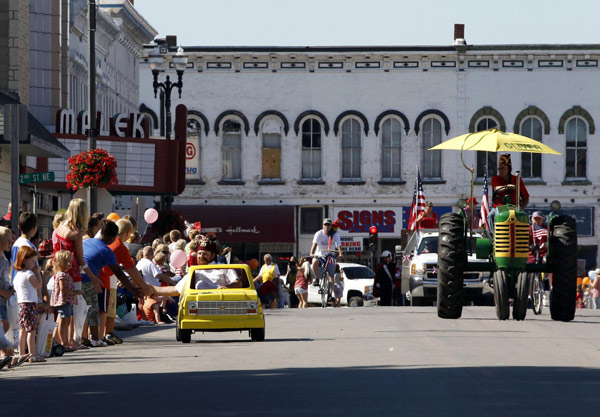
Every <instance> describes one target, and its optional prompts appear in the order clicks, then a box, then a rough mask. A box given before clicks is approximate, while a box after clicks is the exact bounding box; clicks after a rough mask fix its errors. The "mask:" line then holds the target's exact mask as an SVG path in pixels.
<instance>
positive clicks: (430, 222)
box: [420, 211, 438, 229]
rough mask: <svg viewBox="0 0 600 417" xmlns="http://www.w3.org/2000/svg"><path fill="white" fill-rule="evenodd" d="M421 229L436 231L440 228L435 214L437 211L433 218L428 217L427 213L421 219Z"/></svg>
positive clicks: (433, 212) (432, 215)
mask: <svg viewBox="0 0 600 417" xmlns="http://www.w3.org/2000/svg"><path fill="white" fill-rule="evenodd" d="M420 227H421V229H435V228H436V227H438V217H437V214H435V211H432V212H431V216H430V217H428V216H427V212H426V213H425V214H424V215H423V218H422V219H421V226H420Z"/></svg>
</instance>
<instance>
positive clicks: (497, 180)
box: [492, 175, 529, 207]
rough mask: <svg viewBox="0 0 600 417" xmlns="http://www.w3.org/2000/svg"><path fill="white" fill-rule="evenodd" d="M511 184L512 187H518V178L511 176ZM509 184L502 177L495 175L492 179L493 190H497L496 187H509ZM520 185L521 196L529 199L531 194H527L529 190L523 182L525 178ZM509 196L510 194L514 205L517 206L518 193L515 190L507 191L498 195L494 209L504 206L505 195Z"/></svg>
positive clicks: (521, 179)
mask: <svg viewBox="0 0 600 417" xmlns="http://www.w3.org/2000/svg"><path fill="white" fill-rule="evenodd" d="M510 183H511V184H512V185H516V183H517V177H516V176H514V175H511V176H510ZM508 184H509V183H508V181H506V180H505V179H504V177H502V175H494V176H493V177H492V190H495V189H496V187H500V186H502V185H508ZM519 184H521V185H520V187H521V189H520V192H521V195H522V196H523V198H524V199H529V193H528V192H527V188H525V183H524V182H523V178H520V181H519ZM508 194H510V196H511V200H512V203H513V204H515V205H516V204H517V198H516V196H517V191H516V190H514V192H513V190H505V191H500V192H497V193H496V198H495V199H494V201H493V204H494V207H496V206H499V205H502V199H503V198H504V196H505V195H508Z"/></svg>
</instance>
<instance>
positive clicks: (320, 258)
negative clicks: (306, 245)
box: [310, 218, 342, 286]
mask: <svg viewBox="0 0 600 417" xmlns="http://www.w3.org/2000/svg"><path fill="white" fill-rule="evenodd" d="M332 225H333V221H331V219H330V218H325V219H324V220H323V229H321V230H319V231H318V232H317V233H315V236H314V237H313V244H312V247H311V248H310V256H312V257H313V261H312V269H313V271H314V273H315V277H317V279H316V280H314V281H313V285H315V286H318V285H319V277H320V276H321V275H320V274H319V267H320V266H322V265H325V264H326V262H327V258H326V255H327V254H328V253H330V252H335V251H336V250H337V253H338V257H339V258H341V257H342V242H341V239H340V235H339V233H337V229H336V230H333V227H332ZM327 271H328V272H329V276H330V277H333V275H334V274H335V258H334V259H332V262H329V265H327Z"/></svg>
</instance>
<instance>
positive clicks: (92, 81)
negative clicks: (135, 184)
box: [86, 0, 98, 215]
mask: <svg viewBox="0 0 600 417" xmlns="http://www.w3.org/2000/svg"><path fill="white" fill-rule="evenodd" d="M86 136H87V138H88V150H90V151H91V150H92V149H96V138H97V137H98V129H97V128H96V0H89V3H88V129H87V132H86ZM87 200H88V206H89V209H90V215H91V214H93V213H95V212H96V211H98V190H97V189H96V188H95V187H88V188H87Z"/></svg>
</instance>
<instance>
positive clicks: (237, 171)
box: [222, 119, 242, 180]
mask: <svg viewBox="0 0 600 417" xmlns="http://www.w3.org/2000/svg"><path fill="white" fill-rule="evenodd" d="M222 147H223V179H224V180H241V179H242V126H241V124H240V123H239V122H237V121H235V120H231V119H229V120H226V121H225V123H223V145H222Z"/></svg>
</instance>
